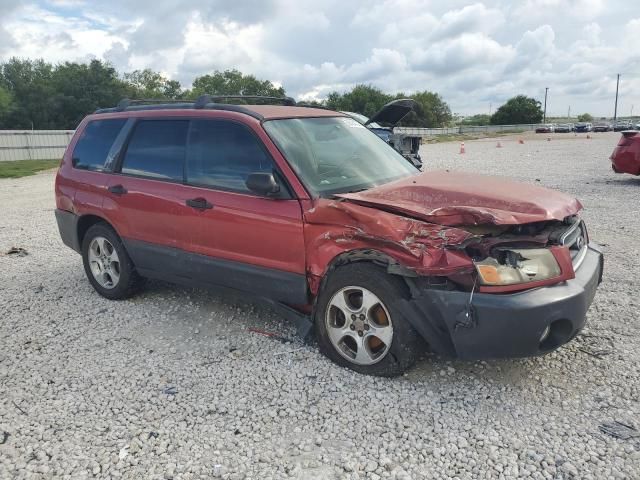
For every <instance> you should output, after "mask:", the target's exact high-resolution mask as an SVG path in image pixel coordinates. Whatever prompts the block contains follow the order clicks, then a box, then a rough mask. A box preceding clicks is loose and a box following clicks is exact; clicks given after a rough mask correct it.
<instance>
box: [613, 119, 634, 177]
mask: <svg viewBox="0 0 640 480" xmlns="http://www.w3.org/2000/svg"><path fill="white" fill-rule="evenodd" d="M609 158H610V159H611V168H612V169H613V171H614V172H616V173H630V174H631V175H640V132H638V131H636V130H626V131H624V132H622V136H621V137H620V140H619V141H618V145H617V146H616V148H614V149H613V153H612V154H611V156H610V157H609Z"/></svg>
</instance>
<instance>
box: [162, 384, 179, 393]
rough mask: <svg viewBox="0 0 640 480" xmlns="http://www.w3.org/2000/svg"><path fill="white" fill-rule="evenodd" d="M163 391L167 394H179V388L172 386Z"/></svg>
mask: <svg viewBox="0 0 640 480" xmlns="http://www.w3.org/2000/svg"><path fill="white" fill-rule="evenodd" d="M162 393H164V394H165V395H177V394H178V388H177V387H172V386H166V387H164V388H163V389H162Z"/></svg>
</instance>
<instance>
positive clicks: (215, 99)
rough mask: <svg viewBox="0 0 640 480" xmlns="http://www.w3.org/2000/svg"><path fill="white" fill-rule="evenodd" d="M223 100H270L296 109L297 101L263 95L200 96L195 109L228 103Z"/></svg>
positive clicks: (289, 98)
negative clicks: (210, 104) (212, 104)
mask: <svg viewBox="0 0 640 480" xmlns="http://www.w3.org/2000/svg"><path fill="white" fill-rule="evenodd" d="M221 100H269V101H275V102H281V103H282V105H285V106H288V107H294V106H295V105H296V101H295V100H294V99H293V98H291V97H269V96H263V95H200V96H199V97H198V98H197V99H196V101H195V104H194V107H193V108H204V107H205V106H206V105H207V104H209V103H226V102H221Z"/></svg>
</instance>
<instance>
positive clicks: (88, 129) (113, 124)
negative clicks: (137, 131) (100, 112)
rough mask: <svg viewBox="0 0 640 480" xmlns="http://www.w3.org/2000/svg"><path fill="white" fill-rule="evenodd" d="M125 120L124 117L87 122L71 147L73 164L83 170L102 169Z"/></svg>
mask: <svg viewBox="0 0 640 480" xmlns="http://www.w3.org/2000/svg"><path fill="white" fill-rule="evenodd" d="M125 122H126V119H124V118H114V119H110V120H93V121H91V122H89V123H88V124H87V125H86V126H85V128H84V130H83V131H82V133H81V134H80V138H79V139H78V142H77V143H76V146H75V148H74V149H73V155H72V159H73V160H72V161H73V166H74V167H75V168H80V169H83V170H98V171H100V170H104V164H105V161H106V159H107V155H108V154H109V150H110V149H111V146H112V145H113V142H114V140H115V139H116V137H117V136H118V133H120V130H121V129H122V127H123V126H124V124H125Z"/></svg>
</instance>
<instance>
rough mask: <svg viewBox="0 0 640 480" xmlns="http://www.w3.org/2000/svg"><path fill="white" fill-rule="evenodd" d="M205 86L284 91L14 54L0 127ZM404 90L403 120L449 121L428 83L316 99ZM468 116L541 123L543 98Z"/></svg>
mask: <svg viewBox="0 0 640 480" xmlns="http://www.w3.org/2000/svg"><path fill="white" fill-rule="evenodd" d="M205 93H207V94H212V95H265V96H275V97H282V96H285V95H286V91H285V89H284V87H282V86H278V85H275V84H274V83H272V82H271V81H269V80H261V79H258V78H256V77H255V76H254V75H246V74H243V73H241V72H239V71H238V70H225V71H214V72H212V73H210V74H206V75H201V76H199V77H196V78H195V79H194V80H193V82H192V85H191V88H183V86H182V85H181V84H180V82H178V81H177V80H171V79H168V78H166V77H165V76H163V75H162V74H161V73H159V72H155V71H153V70H150V69H144V70H135V71H133V72H127V73H124V74H120V73H119V72H117V71H116V70H115V69H114V68H113V67H112V66H111V65H110V64H108V63H106V62H103V61H101V60H92V61H90V62H88V63H77V62H64V63H59V64H56V65H53V64H51V63H48V62H45V61H43V60H29V59H18V58H12V59H10V60H8V61H6V62H4V63H0V129H40V130H45V129H74V128H76V126H77V125H78V123H79V122H80V121H81V120H82V118H83V117H84V116H85V115H87V114H89V113H91V112H93V111H95V110H96V109H98V108H103V107H111V106H115V105H117V103H118V101H120V100H121V99H123V98H133V99H146V98H154V99H167V100H180V99H184V100H192V99H195V98H197V97H198V96H199V95H202V94H205ZM406 97H410V98H413V99H414V100H416V102H417V108H416V109H415V110H414V111H413V112H411V113H410V114H409V115H407V116H406V117H405V118H404V119H403V121H402V122H401V125H403V126H415V127H429V128H434V127H445V126H449V125H451V123H452V114H451V109H450V107H449V105H448V104H447V103H446V102H445V101H444V99H443V98H442V97H441V96H440V95H439V94H438V93H434V92H430V91H427V90H425V91H419V92H415V93H412V94H409V95H407V94H405V93H404V92H398V93H395V94H389V93H385V92H383V91H382V90H380V89H379V88H377V87H374V86H371V85H356V86H355V87H354V88H353V89H351V90H350V91H348V92H345V93H340V92H337V91H334V92H331V93H329V95H328V96H327V98H326V99H325V100H323V101H322V102H310V103H311V104H312V105H319V106H323V107H327V108H331V109H335V110H343V111H350V112H356V113H360V114H363V115H366V116H367V117H371V116H372V115H373V114H374V113H375V112H377V111H378V110H379V109H380V108H382V107H383V106H384V105H385V104H386V103H388V102H390V101H392V100H394V99H398V98H406ZM485 117H487V118H485ZM470 118H471V121H473V119H474V118H475V120H476V121H477V122H479V123H467V124H478V125H481V124H487V123H502V124H513V123H538V122H540V120H541V119H542V110H541V108H540V102H538V101H536V100H535V99H533V98H529V97H525V96H524V95H519V96H517V97H514V98H512V99H510V100H509V101H508V102H507V103H505V105H503V106H502V107H500V108H499V109H498V110H497V111H496V112H495V113H494V115H493V116H491V117H490V118H489V117H488V116H482V115H476V116H474V117H470ZM485 122H486V123H485Z"/></svg>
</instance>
